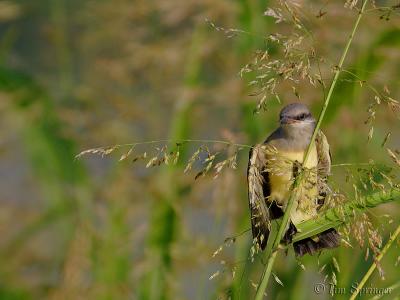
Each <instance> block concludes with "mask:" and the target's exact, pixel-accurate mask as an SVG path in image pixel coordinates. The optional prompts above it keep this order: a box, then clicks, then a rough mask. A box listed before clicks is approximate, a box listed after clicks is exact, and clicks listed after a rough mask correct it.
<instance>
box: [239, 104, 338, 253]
mask: <svg viewBox="0 0 400 300" xmlns="http://www.w3.org/2000/svg"><path fill="white" fill-rule="evenodd" d="M279 123H280V126H279V127H278V128H277V129H276V130H275V131H274V132H273V133H272V134H271V135H270V136H269V137H268V138H267V139H266V140H265V142H264V143H263V144H257V145H255V146H254V147H252V149H251V151H250V154H249V164H248V169H247V180H248V196H249V206H250V212H251V224H252V233H253V239H254V242H255V244H256V245H258V246H259V247H260V248H261V250H264V249H265V247H266V245H267V241H268V236H269V233H270V229H271V220H273V219H278V218H280V217H282V216H283V214H284V212H285V209H286V206H287V201H288V199H289V195H290V192H291V185H292V183H293V179H294V176H295V174H296V173H297V172H299V168H302V163H303V159H304V156H305V152H306V151H307V148H308V145H309V143H310V141H311V137H312V134H313V132H314V128H315V123H316V122H315V119H314V118H313V116H312V115H311V113H310V111H309V109H308V108H307V106H306V105H304V104H301V103H292V104H289V105H287V106H285V107H284V108H283V109H282V110H281V112H280V115H279ZM304 167H305V169H304V172H305V177H304V178H305V179H304V180H302V181H301V182H302V184H301V185H300V186H299V187H298V190H297V191H298V192H297V196H298V197H297V198H295V199H294V201H295V202H294V205H293V208H292V211H291V212H290V223H289V227H288V228H287V231H286V234H285V236H284V241H285V242H290V241H291V237H292V236H293V235H294V234H295V233H296V232H297V229H296V225H297V224H299V223H301V222H304V221H306V220H309V219H312V218H315V217H316V216H317V215H318V211H319V209H320V208H321V206H322V205H323V203H324V199H325V196H326V193H327V190H328V187H327V184H326V181H327V176H328V174H329V173H330V168H331V156H330V152H329V144H328V142H327V139H326V137H325V135H324V134H323V133H322V131H319V132H318V134H317V137H316V140H315V143H314V145H313V147H312V149H311V152H310V155H309V157H308V159H307V163H306V165H305V166H304ZM339 243H340V236H339V234H338V233H337V231H336V230H335V229H329V230H327V231H324V232H322V233H321V234H319V235H317V236H314V237H311V238H307V239H304V240H301V241H298V242H295V243H294V244H293V247H294V250H295V253H296V255H297V256H303V255H304V254H306V253H309V254H311V255H312V254H314V253H315V252H317V251H319V250H321V249H323V248H334V247H337V246H338V245H339Z"/></svg>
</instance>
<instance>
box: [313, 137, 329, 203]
mask: <svg viewBox="0 0 400 300" xmlns="http://www.w3.org/2000/svg"><path fill="white" fill-rule="evenodd" d="M315 145H316V147H317V154H318V169H317V177H318V191H319V192H318V193H319V198H318V204H319V207H318V209H320V208H321V207H322V205H323V204H324V202H325V198H326V196H327V195H328V193H329V191H330V188H329V186H328V184H327V181H328V176H329V174H330V172H331V160H332V157H331V152H330V150H329V144H328V140H327V139H326V136H325V134H324V133H323V132H322V131H321V130H320V131H319V132H318V134H317V137H316V139H315Z"/></svg>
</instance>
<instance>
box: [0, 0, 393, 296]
mask: <svg viewBox="0 0 400 300" xmlns="http://www.w3.org/2000/svg"><path fill="white" fill-rule="evenodd" d="M376 2H377V3H376V5H379V6H385V7H389V6H391V5H395V4H396V3H391V1H376ZM378 2H379V3H378ZM295 3H296V5H297V7H298V9H299V13H300V16H301V18H302V20H304V26H305V27H306V28H307V29H308V30H309V31H310V32H311V33H312V38H310V39H309V41H308V43H310V44H308V46H310V47H312V48H314V49H315V53H316V54H317V57H318V59H319V61H318V63H319V65H320V70H319V71H320V72H319V73H318V74H319V75H320V77H321V78H320V80H321V82H322V81H323V82H324V83H325V85H326V86H328V85H329V83H330V79H331V75H332V69H333V68H334V67H335V63H336V62H337V60H338V57H339V55H340V53H341V51H342V49H343V46H344V43H345V40H346V39H347V37H348V34H349V33H350V27H351V26H352V24H353V21H354V18H355V16H356V14H357V12H356V10H355V9H353V10H350V9H349V8H345V7H344V2H342V1H329V2H326V1H296V2H295ZM278 4H279V3H277V2H275V1H256V0H237V1H227V0H222V1H209V0H201V1H195V0H188V1H177V0H169V1H161V0H159V1H141V0H138V1H129V0H116V1H94V0H84V1H77V0H58V1H44V0H36V1H22V0H13V1H12V0H8V1H0V31H1V36H0V59H1V62H0V63H1V65H0V114H1V118H0V124H1V126H0V132H1V136H2V140H1V141H0V161H1V163H0V172H1V178H2V180H1V181H0V206H1V209H0V232H1V236H2V239H1V242H0V278H1V281H0V299H216V298H220V299H229V297H233V298H234V299H238V298H239V296H241V299H250V298H251V295H253V294H254V288H253V283H257V282H258V280H259V275H260V271H261V269H262V267H263V265H262V263H261V257H256V258H255V260H254V262H253V263H252V262H251V261H249V260H248V259H247V257H248V254H249V249H250V247H251V237H250V234H249V232H248V231H247V230H248V229H249V228H250V225H249V212H248V203H247V190H246V178H245V169H246V164H247V149H243V150H241V151H240V152H239V153H238V157H237V168H236V170H234V169H231V168H226V169H224V170H222V172H221V173H220V174H219V176H218V177H217V178H215V179H213V177H214V174H215V173H214V172H215V170H213V169H212V170H211V172H210V173H209V174H206V175H205V176H200V177H199V178H198V179H197V180H195V176H196V174H198V172H199V171H200V170H201V169H202V167H204V166H202V165H201V164H199V162H197V161H196V162H195V163H194V164H193V166H192V170H190V171H188V172H184V169H185V167H186V165H187V162H188V160H189V159H190V157H191V156H192V154H193V153H194V152H195V151H196V150H197V149H199V147H200V146H201V143H200V144H199V143H184V144H182V145H178V146H177V145H175V144H173V143H170V145H169V146H170V149H173V150H174V151H177V149H178V148H179V152H180V154H179V160H178V162H177V164H176V165H173V164H170V165H168V166H165V165H162V166H160V167H152V168H146V164H147V163H148V161H149V159H151V157H153V156H154V155H155V154H156V153H157V151H158V150H157V149H155V146H157V147H159V148H161V147H162V146H163V145H164V144H165V143H160V144H156V145H154V144H150V145H137V146H136V147H135V148H134V149H133V150H132V153H130V155H129V157H127V158H126V159H123V160H122V161H119V159H120V157H121V155H123V154H124V153H126V152H127V151H129V147H128V148H124V149H123V150H121V149H119V151H120V152H119V155H117V154H115V153H111V155H109V156H106V157H104V158H101V157H97V156H90V157H87V158H85V159H81V160H76V159H75V155H76V154H78V153H79V152H80V151H82V150H84V149H88V148H94V147H98V146H107V145H111V146H112V145H114V144H122V143H132V142H137V141H151V140H158V139H163V140H164V139H171V140H182V139H218V140H226V141H231V142H235V143H241V144H248V145H251V144H254V143H256V142H261V141H263V140H264V139H265V137H266V136H267V135H268V134H269V133H270V131H271V130H273V129H274V128H275V127H276V124H277V112H278V110H279V109H280V108H281V105H280V104H279V103H278V101H277V99H276V97H275V96H274V95H268V96H267V97H266V98H265V99H264V100H265V101H266V105H265V107H266V108H267V111H263V110H261V111H260V113H259V114H253V111H254V109H255V108H256V107H257V104H258V103H259V101H260V99H261V97H262V96H261V97H260V96H257V95H254V94H257V89H256V88H255V87H254V86H251V85H250V86H249V83H251V82H252V81H254V80H256V78H255V77H256V75H254V73H246V74H244V76H243V78H241V77H240V71H241V70H243V67H245V66H246V65H247V64H249V63H252V62H254V59H255V57H257V56H259V55H260V54H259V53H260V51H261V52H262V51H265V50H267V48H268V51H269V53H270V55H271V58H272V59H273V58H274V57H276V58H281V57H282V55H283V53H281V52H280V48H279V45H275V46H274V45H271V44H270V43H269V42H268V41H269V40H268V37H270V35H271V34H274V33H276V32H280V34H282V35H285V34H286V35H289V34H290V33H291V32H292V28H293V26H292V25H290V26H289V25H288V24H287V23H285V22H276V19H275V18H274V17H273V14H272V12H271V11H270V10H268V8H269V7H271V8H275V7H277V6H278ZM264 12H267V13H266V14H265V15H264ZM387 14H388V13H387V10H383V11H380V10H378V9H374V8H372V6H370V7H369V9H368V10H367V14H366V15H365V17H363V20H362V24H360V29H359V32H358V34H357V37H356V38H355V40H354V44H353V45H352V48H351V50H350V52H349V57H348V59H347V62H346V63H345V65H346V70H347V71H348V72H347V73H345V75H343V76H342V77H341V78H340V82H339V84H338V86H337V89H336V91H335V94H334V97H333V99H332V102H331V105H330V107H329V109H328V112H327V118H326V121H324V123H323V124H322V127H323V130H324V132H325V133H326V135H327V137H328V140H329V142H330V145H331V148H332V155H333V161H334V164H341V163H346V164H348V163H350V164H356V163H361V165H358V166H347V165H346V166H334V167H333V172H332V173H333V174H332V176H331V179H330V180H331V183H332V185H333V186H334V187H335V189H336V188H337V189H339V190H340V192H343V193H344V194H346V195H348V197H356V196H357V193H359V192H360V191H362V192H363V193H370V192H372V191H373V190H374V189H375V188H376V186H373V185H372V186H370V185H368V186H364V185H365V182H366V180H365V178H373V179H374V182H377V183H381V182H387V179H385V177H384V176H385V175H386V176H388V175H387V174H389V173H390V174H394V175H393V176H398V173H399V172H398V168H399V166H398V165H396V163H395V161H394V160H393V156H392V157H391V156H390V155H388V151H387V149H386V148H389V149H391V150H390V151H391V153H392V154H393V155H397V157H399V156H398V152H396V150H397V151H399V150H400V142H399V141H400V139H399V136H400V130H399V128H400V127H399V118H398V112H397V113H396V111H392V109H391V108H393V107H390V106H388V105H387V104H386V103H384V102H382V104H380V105H376V104H374V103H376V101H377V100H376V98H375V93H374V91H373V90H371V87H373V88H376V89H377V90H378V91H379V93H382V94H385V95H389V96H390V97H392V98H393V99H397V98H399V78H400V71H399V70H400V63H399V62H400V59H399V58H400V52H399V51H398V49H399V48H398V47H399V41H400V39H399V36H400V35H399V28H400V19H399V15H398V11H397V10H394V11H393V12H392V13H391V14H390V20H386V17H387ZM271 15H272V16H271ZM278 19H279V18H278ZM257 51H258V52H257ZM351 74H353V75H351ZM354 75H356V77H355V76H354ZM292 85H294V86H295V88H294V89H293V88H292ZM278 94H279V98H280V99H281V101H282V102H283V103H289V102H293V101H298V100H300V101H303V102H305V103H307V104H309V105H310V107H311V108H312V110H313V112H314V114H317V113H318V112H319V109H320V106H321V103H322V99H323V96H324V95H323V92H322V90H321V88H320V87H319V86H318V84H316V86H315V87H314V86H313V85H312V84H309V83H308V84H306V83H300V84H295V83H294V84H289V83H286V82H285V83H283V84H282V85H281V86H280V87H279V90H278ZM371 104H372V105H371ZM395 109H396V108H394V110H395ZM371 116H372V117H371ZM368 118H369V121H368V122H367V124H365V121H366V120H367V119H368ZM371 128H373V132H372V133H373V134H372V133H371ZM388 133H390V135H388ZM368 135H370V140H369V141H368ZM385 137H388V138H387V140H386V141H385V143H384V144H385V145H384V146H382V144H383V142H384V140H385ZM167 144H168V143H167ZM207 146H208V147H209V148H210V150H211V151H212V152H215V151H219V152H221V153H222V154H221V156H223V157H224V158H226V157H231V156H233V155H235V151H236V150H237V149H236V147H225V146H224V145H222V146H221V144H212V143H211V144H207ZM144 152H146V154H147V158H146V159H138V160H137V161H136V162H134V158H135V157H137V156H143V154H144ZM205 153H206V151H203V152H202V154H201V156H202V157H203V158H204V155H205ZM389 153H390V152H389ZM114 154H115V155H114ZM218 159H219V158H218ZM371 160H373V161H374V163H372V162H370V161H371ZM358 169H359V170H358ZM382 174H383V175H382ZM396 210H398V204H395V203H394V204H386V205H383V206H381V207H379V208H376V209H374V210H372V212H371V214H370V219H371V220H372V223H371V224H372V227H373V228H375V229H377V230H378V231H379V232H380V234H381V235H382V236H383V239H384V240H386V239H387V237H388V236H389V233H390V232H391V230H392V229H393V227H394V226H396V225H397V223H398V221H397V220H398V219H399V213H398V212H397V211H396ZM243 232H244V233H243ZM241 233H242V234H241ZM234 236H235V238H231V239H228V241H227V242H225V243H224V240H225V239H226V238H228V237H234ZM349 242H350V243H351V244H352V245H353V248H350V247H346V245H343V246H342V247H341V248H339V249H337V250H334V251H329V252H325V253H323V254H322V255H321V256H320V257H318V258H317V257H305V258H304V259H302V260H301V262H298V261H296V260H295V259H294V258H293V253H292V252H291V251H289V253H288V255H287V256H286V255H285V254H283V253H282V254H281V255H279V257H278V259H277V264H276V270H274V272H276V274H275V275H274V276H275V278H276V281H278V282H279V281H281V282H282V283H283V284H284V286H285V288H282V287H281V286H280V285H279V283H277V282H276V281H274V282H272V284H271V285H270V287H269V288H268V292H269V293H270V296H271V298H272V299H321V298H322V299H328V298H329V293H328V291H325V292H324V293H322V294H317V293H316V292H315V289H314V287H315V284H317V283H320V282H323V281H324V279H325V278H326V277H327V283H326V287H327V288H329V287H330V286H329V282H335V281H336V282H337V286H338V287H346V288H347V289H348V291H349V289H350V287H351V285H352V284H353V283H356V282H357V281H358V280H360V278H361V277H362V275H363V273H365V271H366V270H367V269H368V266H369V265H370V263H371V261H372V259H371V255H369V256H368V258H367V261H366V260H365V256H366V255H365V254H366V248H363V249H360V247H359V246H358V244H357V243H356V242H355V241H349ZM221 245H222V248H220V246H221ZM398 247H399V244H398V242H397V244H396V245H395V246H393V247H392V249H391V250H390V251H389V253H388V254H387V255H386V256H385V258H384V259H383V261H382V269H383V270H384V272H385V278H386V280H385V281H382V280H381V279H380V277H379V275H378V273H377V274H375V275H374V276H373V277H372V280H371V285H372V286H373V287H388V286H391V285H392V284H395V283H396V280H398V278H399V274H400V271H399V266H398V265H396V264H395V262H396V261H397V262H399V258H398V253H399V252H398ZM216 250H217V251H216ZM215 251H216V252H215ZM213 253H214V254H215V255H213ZM332 257H335V259H332ZM301 266H304V267H305V270H303V269H302V267H301ZM337 266H339V269H340V272H339V270H338V267H337ZM243 267H246V269H245V271H243V269H244V268H243ZM210 277H212V279H211V280H210ZM398 294H399V289H397V290H394V291H393V293H392V294H391V295H389V296H386V298H385V299H393V298H394V297H395V295H398ZM348 296H349V295H348V294H347V295H336V296H335V299H336V298H340V297H343V299H344V298H347V297H348Z"/></svg>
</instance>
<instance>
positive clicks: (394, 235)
mask: <svg viewBox="0 0 400 300" xmlns="http://www.w3.org/2000/svg"><path fill="white" fill-rule="evenodd" d="M399 234H400V225H399V226H398V227H397V228H396V231H395V232H394V234H393V235H392V236H391V237H390V238H389V240H388V242H387V243H386V245H385V247H383V249H382V252H381V253H380V254H379V255H378V257H377V258H376V261H374V262H373V263H372V265H371V267H370V268H369V269H368V271H367V273H365V275H364V277H363V278H362V280H361V281H360V283H359V284H358V286H357V288H356V289H355V291H354V293H353V294H352V295H351V297H350V298H349V300H354V299H356V297H357V295H358V293H359V292H360V290H361V289H362V288H363V286H364V285H365V283H366V282H367V280H368V278H369V277H371V275H372V273H373V272H374V270H375V269H376V264H377V263H378V262H380V261H381V259H382V257H384V256H385V254H386V252H387V251H388V249H389V248H390V246H391V245H392V244H393V242H394V241H395V240H396V238H397V237H398V236H399Z"/></svg>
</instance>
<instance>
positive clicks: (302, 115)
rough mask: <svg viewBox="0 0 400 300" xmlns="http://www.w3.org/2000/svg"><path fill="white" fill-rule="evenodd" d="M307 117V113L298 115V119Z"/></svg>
mask: <svg viewBox="0 0 400 300" xmlns="http://www.w3.org/2000/svg"><path fill="white" fill-rule="evenodd" d="M306 117H307V114H301V115H300V116H298V117H297V120H304V119H305V118H306Z"/></svg>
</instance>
